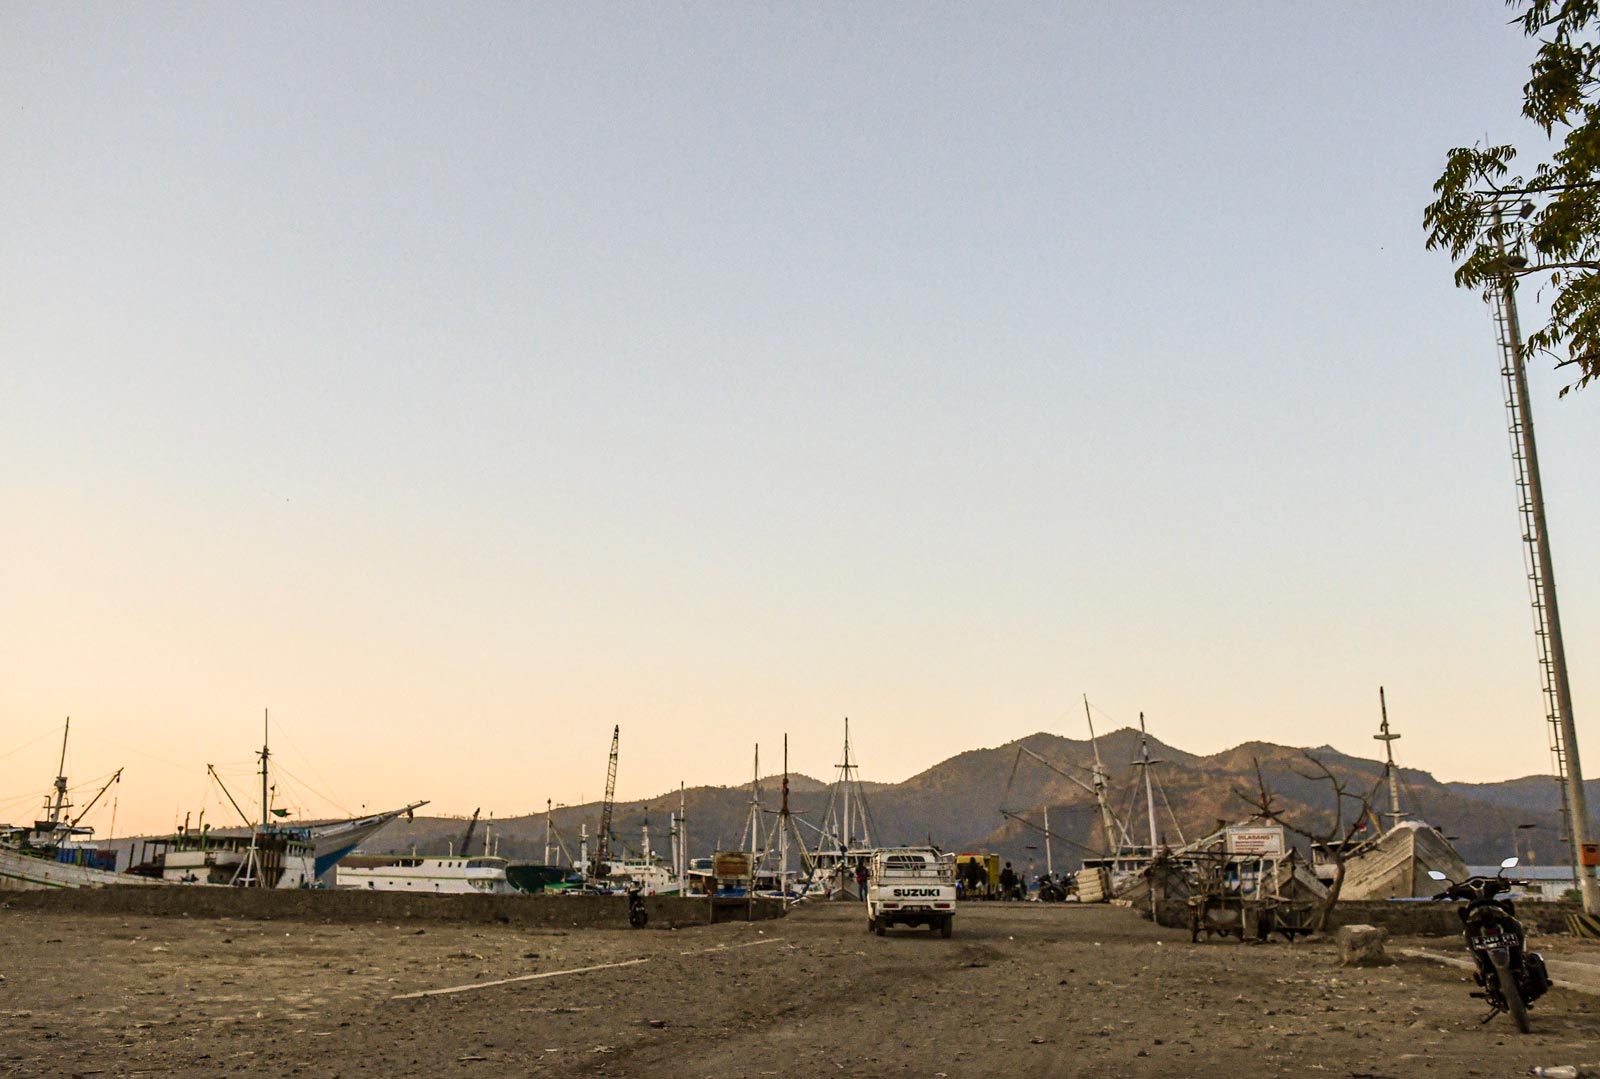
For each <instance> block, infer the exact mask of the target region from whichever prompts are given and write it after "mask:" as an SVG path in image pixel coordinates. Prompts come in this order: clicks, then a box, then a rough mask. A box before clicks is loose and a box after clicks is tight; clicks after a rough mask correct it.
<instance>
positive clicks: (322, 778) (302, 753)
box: [268, 718, 355, 817]
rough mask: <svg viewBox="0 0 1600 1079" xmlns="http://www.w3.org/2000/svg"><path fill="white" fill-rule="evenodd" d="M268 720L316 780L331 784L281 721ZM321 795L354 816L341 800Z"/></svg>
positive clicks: (348, 815)
mask: <svg viewBox="0 0 1600 1079" xmlns="http://www.w3.org/2000/svg"><path fill="white" fill-rule="evenodd" d="M268 722H269V723H271V724H272V725H273V726H274V727H276V728H277V729H278V733H279V734H281V735H283V736H284V738H285V739H287V740H288V742H289V745H290V746H291V747H292V748H293V749H294V751H295V752H296V753H298V754H300V756H301V757H302V758H303V759H304V760H305V762H306V767H308V768H310V769H311V774H312V775H314V776H316V777H317V781H318V782H319V783H321V784H322V785H323V786H325V787H331V786H333V784H332V783H329V782H328V778H327V777H326V776H324V775H323V774H322V773H321V772H319V771H317V766H316V763H315V762H314V761H312V759H311V757H310V756H309V755H307V753H306V751H305V750H303V749H301V748H300V744H299V743H298V742H296V741H295V740H294V738H293V737H292V736H291V735H290V734H289V732H288V731H287V730H285V729H284V726H283V724H282V723H279V722H278V721H277V720H275V719H270V718H269V719H268ZM302 782H303V781H302ZM323 797H325V798H328V801H329V803H330V804H332V805H334V806H336V807H338V809H339V811H340V812H342V813H343V814H344V815H345V816H347V817H353V816H355V814H354V813H351V812H350V808H349V807H348V806H346V805H344V804H343V803H342V802H340V801H339V800H338V799H337V798H330V797H328V796H327V795H323Z"/></svg>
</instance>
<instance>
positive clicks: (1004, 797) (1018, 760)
mask: <svg viewBox="0 0 1600 1079" xmlns="http://www.w3.org/2000/svg"><path fill="white" fill-rule="evenodd" d="M1021 766H1022V747H1021V746H1018V747H1017V755H1016V757H1014V758H1013V759H1012V761H1011V775H1010V776H1008V777H1007V778H1006V789H1005V790H1003V791H1001V792H1000V804H1001V805H1005V804H1006V802H1007V801H1009V800H1010V798H1011V784H1012V783H1014V782H1016V779H1017V769H1018V768H1020V767H1021ZM1000 812H1002V813H1004V812H1005V810H1003V809H1002V810H1001V811H1000Z"/></svg>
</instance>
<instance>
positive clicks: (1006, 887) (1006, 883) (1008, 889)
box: [1000, 862, 1017, 899]
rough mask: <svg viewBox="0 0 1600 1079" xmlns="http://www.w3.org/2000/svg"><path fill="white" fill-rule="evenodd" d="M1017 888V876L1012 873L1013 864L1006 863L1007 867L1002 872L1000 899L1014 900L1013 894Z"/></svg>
mask: <svg viewBox="0 0 1600 1079" xmlns="http://www.w3.org/2000/svg"><path fill="white" fill-rule="evenodd" d="M1016 886H1017V874H1016V873H1015V872H1013V871H1012V869H1011V863H1010V862H1007V863H1006V867H1005V868H1004V869H1002V870H1000V898H1001V899H1011V898H1013V896H1012V892H1013V890H1014V889H1015V888H1016Z"/></svg>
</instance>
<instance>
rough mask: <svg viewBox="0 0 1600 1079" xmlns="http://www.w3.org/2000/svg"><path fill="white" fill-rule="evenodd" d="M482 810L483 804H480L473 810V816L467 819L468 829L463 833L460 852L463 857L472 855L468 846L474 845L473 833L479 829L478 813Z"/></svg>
mask: <svg viewBox="0 0 1600 1079" xmlns="http://www.w3.org/2000/svg"><path fill="white" fill-rule="evenodd" d="M482 812H483V807H482V806H479V807H478V808H477V809H474V810H473V811H472V818H471V819H470V820H468V821H467V830H466V831H465V832H463V833H462V834H461V847H460V849H459V851H458V853H459V854H460V855H461V857H463V858H470V857H471V856H472V852H471V851H470V850H469V849H468V848H470V847H471V846H472V833H473V832H476V831H477V830H478V814H479V813H482Z"/></svg>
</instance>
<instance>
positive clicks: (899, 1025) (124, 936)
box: [0, 903, 1600, 1079]
mask: <svg viewBox="0 0 1600 1079" xmlns="http://www.w3.org/2000/svg"><path fill="white" fill-rule="evenodd" d="M956 923H957V924H956V933H955V937H954V939H951V940H940V939H939V938H938V937H937V935H935V934H930V933H928V932H927V931H926V930H920V929H919V930H912V929H899V930H893V931H891V932H890V933H889V935H888V936H886V937H882V938H879V937H875V936H872V935H870V934H869V933H867V932H866V919H865V915H864V914H863V913H862V909H861V908H860V907H859V906H857V905H854V904H849V905H821V906H818V907H815V908H811V909H804V910H801V911H798V912H796V913H794V914H792V915H791V916H790V917H788V918H786V919H782V920H779V921H769V922H763V923H759V924H744V923H741V924H726V925H718V926H707V927H703V928H696V929H684V930H675V931H670V932H668V931H657V930H650V929H646V930H643V931H626V930H588V931H579V930H572V931H560V930H509V929H496V928H488V927H481V926H472V927H466V926H463V927H455V926H440V925H429V926H425V927H419V926H416V925H414V924H409V925H408V924H394V923H388V924H378V925H361V926H347V925H338V926H336V925H320V924H311V923H305V922H281V921H242V920H231V921H229V920H224V921H205V920H198V919H188V918H134V919H128V918H122V917H117V916H104V915H78V914H71V915H69V914H49V913H35V912H23V911H4V910H0V974H3V975H4V980H3V981H0V1035H3V1037H0V1069H3V1070H4V1071H5V1072H6V1073H8V1074H13V1075H21V1076H51V1077H55V1076H92V1075H105V1076H121V1075H130V1076H131V1075H174V1076H216V1075H230V1074H237V1075H252V1076H253V1075H261V1076H269V1075H270V1076H307V1077H335V1076H338V1077H344V1079H352V1077H358V1076H359V1077H363V1079H390V1077H420V1076H428V1077H434V1076H465V1077H472V1079H478V1077H482V1079H491V1077H492V1079H499V1077H502V1076H531V1075H547V1076H657V1075H659V1076H673V1077H686V1079H697V1077H705V1079H732V1077H742V1076H768V1075H773V1076H776V1075H783V1076H806V1077H814V1076H828V1075H835V1074H838V1075H848V1076H922V1077H928V1079H938V1077H950V1079H956V1077H967V1076H973V1077H977V1076H983V1077H986V1079H987V1077H992V1076H996V1075H1008V1076H1029V1077H1036V1076H1080V1075H1081V1076H1095V1077H1121V1076H1138V1077H1145V1076H1151V1077H1153V1076H1191V1075H1192V1076H1211V1075H1216V1076H1241V1077H1242V1076H1252V1077H1253V1076H1269V1075H1316V1074H1324V1075H1330V1076H1341V1077H1347V1079H1362V1077H1378V1076H1385V1077H1394V1079H1401V1077H1408V1076H1416V1075H1439V1076H1513V1075H1526V1074H1527V1071H1528V1067H1529V1066H1530V1065H1533V1064H1564V1063H1577V1062H1583V1061H1587V1060H1593V1059H1595V1058H1600V1050H1597V1049H1596V1048H1595V1047H1596V1046H1600V1000H1597V999H1596V998H1594V997H1589V996H1583V995H1579V994H1575V993H1569V992H1565V991H1562V990H1559V989H1557V990H1554V991H1552V992H1551V993H1550V995H1549V996H1547V997H1545V998H1544V999H1542V1000H1540V1001H1539V1003H1538V1005H1537V1006H1536V1007H1535V1008H1534V1011H1533V1021H1534V1033H1533V1034H1531V1035H1528V1036H1519V1035H1517V1034H1516V1033H1515V1031H1514V1030H1513V1028H1512V1027H1511V1026H1510V1024H1509V1022H1508V1021H1507V1020H1506V1019H1505V1018H1504V1017H1501V1018H1497V1019H1495V1020H1494V1021H1493V1022H1491V1023H1489V1024H1488V1025H1486V1026H1480V1025H1479V1023H1478V1020H1479V1018H1480V1017H1481V1016H1482V1014H1483V1012H1484V1009H1483V1006H1482V1004H1481V1003H1480V1002H1479V1001H1476V1000H1473V999H1471V998H1469V997H1468V995H1467V992H1468V989H1469V986H1468V985H1467V984H1465V983H1464V982H1463V980H1462V979H1463V977H1464V973H1463V972H1462V971H1458V970H1454V969H1451V968H1448V967H1443V966H1439V965H1437V964H1434V963H1429V962H1427V961H1424V960H1402V961H1401V962H1399V963H1397V964H1396V965H1395V966H1391V967H1387V968H1382V969H1377V970H1343V969H1340V968H1339V967H1338V966H1337V965H1336V964H1337V954H1336V949H1335V948H1334V946H1333V944H1332V943H1331V942H1318V941H1301V942H1299V943H1296V944H1286V943H1272V944H1265V945H1242V944H1238V943H1235V942H1232V941H1215V942H1211V943H1202V944H1198V945H1196V944H1191V943H1190V942H1189V939H1188V934H1187V933H1184V932H1178V931H1173V930H1167V929H1161V928H1159V927H1156V926H1154V925H1152V924H1150V923H1149V922H1146V921H1144V920H1142V919H1140V918H1139V917H1138V916H1137V915H1136V914H1135V913H1133V912H1132V911H1129V910H1126V909H1121V908H1109V907H1076V906H1071V905H1068V906H1045V905H1041V904H1036V903H1029V904H988V903H975V904H971V905H970V906H963V908H962V909H961V911H960V914H959V915H958V917H957V920H956ZM1426 943H1427V944H1428V945H1429V946H1431V947H1434V948H1444V949H1450V948H1454V947H1455V946H1456V945H1454V944H1453V943H1452V942H1447V941H1438V940H1435V941H1429V942H1426ZM1539 943H1540V944H1541V945H1542V946H1543V947H1544V948H1545V950H1546V952H1547V953H1548V954H1560V952H1561V950H1562V947H1565V948H1566V950H1567V951H1568V952H1570V951H1572V950H1573V949H1581V947H1582V946H1580V945H1576V944H1569V945H1565V946H1563V945H1561V943H1560V942H1558V941H1555V940H1553V939H1549V938H1547V939H1545V940H1543V941H1540V942H1539ZM641 959H642V960H645V961H644V962H631V963H630V962H629V961H633V960H641ZM624 963H627V964H629V965H616V966H606V965H605V964H624ZM581 967H598V968H600V969H595V970H591V971H588V972H585V973H573V974H563V973H557V972H562V971H570V970H573V969H575V968H581ZM530 974H551V975H552V976H550V977H546V978H536V979H528V978H526V977H525V976H527V975H530ZM499 979H522V980H516V981H509V982H506V983H504V984H499V985H485V984H484V983H487V982H491V981H496V980H499ZM456 986H469V987H472V988H469V989H467V990H465V991H461V992H455V993H447V994H441V995H431V996H416V997H410V998H405V999H396V998H403V997H404V995H405V994H413V993H420V992H424V991H428V990H437V989H445V988H451V987H456Z"/></svg>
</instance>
